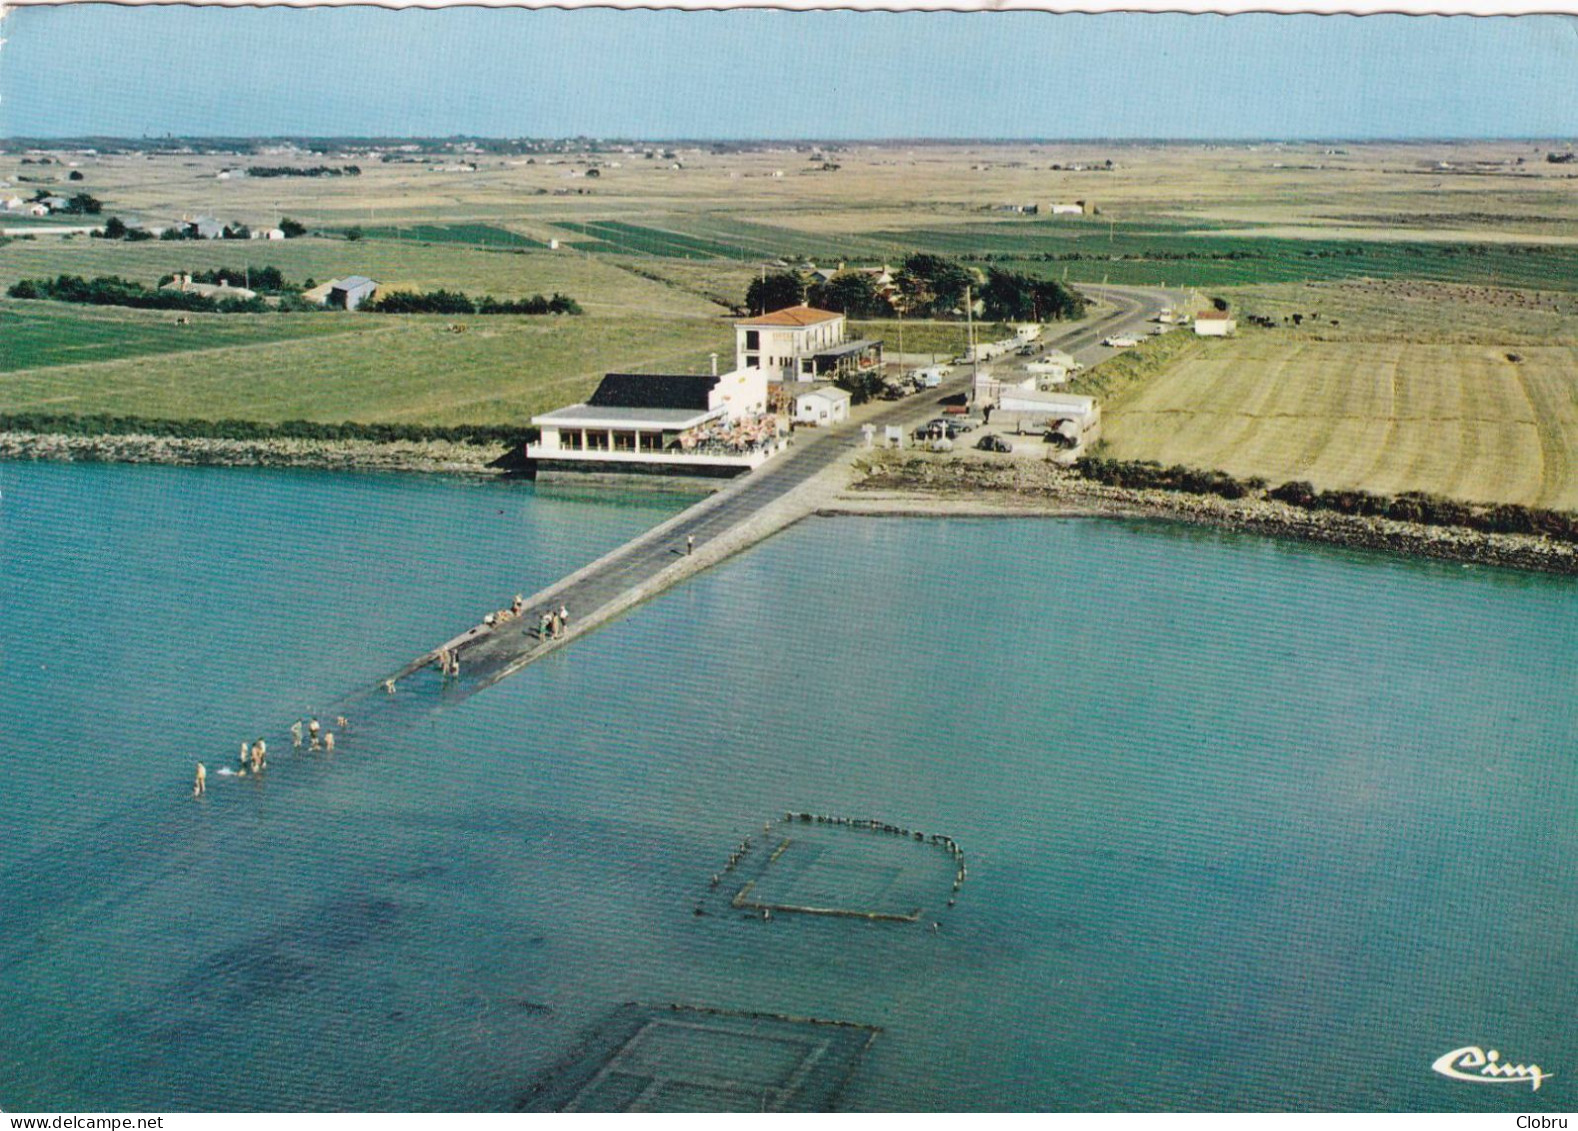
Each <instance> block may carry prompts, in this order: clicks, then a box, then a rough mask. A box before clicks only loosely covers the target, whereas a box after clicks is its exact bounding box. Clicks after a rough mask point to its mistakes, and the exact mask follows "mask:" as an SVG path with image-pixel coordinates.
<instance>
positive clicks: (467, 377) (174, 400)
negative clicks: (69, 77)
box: [0, 302, 732, 424]
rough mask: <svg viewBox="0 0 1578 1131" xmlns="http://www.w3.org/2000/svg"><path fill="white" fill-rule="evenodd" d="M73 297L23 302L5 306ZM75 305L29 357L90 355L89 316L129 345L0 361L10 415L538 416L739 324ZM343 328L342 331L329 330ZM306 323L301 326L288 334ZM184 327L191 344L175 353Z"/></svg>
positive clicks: (512, 420) (691, 361)
mask: <svg viewBox="0 0 1578 1131" xmlns="http://www.w3.org/2000/svg"><path fill="white" fill-rule="evenodd" d="M63 305H65V304H54V303H49V304H45V303H28V304H23V303H17V302H12V303H9V304H7V305H6V306H5V308H4V310H3V311H0V314H3V315H9V314H11V313H12V312H13V311H15V310H16V309H17V308H18V307H24V306H35V307H43V306H49V307H55V308H58V307H60V306H63ZM54 312H55V311H54V310H51V311H50V313H51V314H53V313H54ZM26 313H27V312H24V313H23V316H24V317H26ZM71 315H72V317H71V319H70V320H69V321H65V322H62V323H60V324H59V325H58V327H57V329H58V333H56V334H55V335H54V341H53V344H51V343H50V342H48V341H44V340H41V339H47V338H48V337H49V336H50V328H49V327H48V326H44V325H41V324H40V323H39V322H34V323H33V324H32V329H31V331H30V332H31V334H32V335H33V337H34V338H35V341H34V343H33V344H32V345H31V346H30V347H29V349H28V353H29V354H30V355H31V356H33V357H35V358H37V357H39V356H40V355H43V354H50V355H52V356H53V357H54V358H55V359H57V360H59V359H61V358H62V356H63V355H65V356H69V355H70V352H71V351H73V350H76V351H79V352H89V349H90V347H89V346H88V345H86V344H84V343H85V341H86V336H85V334H84V327H92V328H93V333H94V334H98V335H105V336H108V338H109V341H110V344H109V345H103V344H102V343H101V347H100V349H99V352H100V353H101V354H104V353H107V354H111V355H115V356H111V357H109V358H107V359H104V360H88V361H80V362H76V363H71V364H35V365H33V366H31V367H27V368H12V369H10V370H9V371H4V372H0V412H49V413H70V414H89V413H112V414H124V415H133V416H149V417H169V418H178V419H188V418H200V419H207V420H214V419H220V418H236V419H248V420H264V421H277V420H316V421H324V422H339V421H345V420H352V421H357V422H363V423H375V422H386V421H387V422H403V423H421V424H523V423H525V421H526V419H527V418H528V417H530V416H531V414H533V413H536V412H542V411H545V410H547V409H550V408H554V407H558V406H560V405H564V404H568V403H571V402H573V401H575V400H577V399H579V398H580V397H582V396H584V395H585V394H586V393H587V392H589V391H590V390H591V389H592V388H593V387H594V386H595V385H596V383H597V379H598V378H599V377H600V376H601V375H602V374H603V373H604V372H605V371H606V370H609V369H613V368H623V369H631V370H645V371H658V372H680V373H685V372H691V373H701V372H705V371H706V369H705V366H706V365H707V353H708V351H709V350H715V349H723V348H726V347H727V348H730V349H732V345H731V344H730V342H729V338H730V336H731V335H730V334H729V331H728V328H727V327H726V326H723V325H720V324H717V323H714V322H709V321H706V320H700V319H663V318H654V317H650V316H643V315H639V314H624V315H612V314H598V313H593V314H587V315H583V316H580V317H569V316H558V317H552V316H550V317H517V316H507V315H501V316H494V317H489V318H481V317H471V318H465V317H462V318H444V317H437V316H380V315H372V314H345V313H340V314H298V315H286V314H203V315H191V316H190V318H191V324H190V325H189V326H184V327H175V326H173V318H172V316H171V315H170V314H169V313H168V312H155V311H135V310H116V311H113V312H112V313H108V314H106V313H105V308H93V309H88V308H80V307H79V308H73V309H72V310H71ZM452 324H462V325H464V326H465V327H466V330H465V332H463V333H456V332H453V331H451V330H450V329H449V328H448V327H449V326H450V325H452ZM0 325H3V323H0ZM329 327H339V328H340V332H338V333H335V332H323V331H324V330H326V329H328V328H329ZM292 330H295V331H299V335H298V336H296V337H289V336H282V335H286V334H287V333H288V332H289V331H292ZM248 334H250V335H252V340H250V341H247V340H242V341H240V342H239V343H238V339H245V338H246V336H247V335H248ZM181 335H189V336H187V337H185V338H184V340H183V341H182V342H181V344H182V345H183V346H185V347H187V348H183V349H180V350H179V351H178V352H177V351H174V350H173V349H172V350H170V351H168V352H160V351H161V350H164V348H165V347H166V346H169V345H170V343H171V341H172V338H179V337H180V336H181ZM4 352H8V350H7V351H4Z"/></svg>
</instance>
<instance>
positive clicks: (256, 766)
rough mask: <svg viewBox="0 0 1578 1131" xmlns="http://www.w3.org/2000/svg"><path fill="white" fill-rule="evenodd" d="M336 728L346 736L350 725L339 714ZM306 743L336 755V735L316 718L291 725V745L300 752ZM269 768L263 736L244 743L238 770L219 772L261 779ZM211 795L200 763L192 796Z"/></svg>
mask: <svg viewBox="0 0 1578 1131" xmlns="http://www.w3.org/2000/svg"><path fill="white" fill-rule="evenodd" d="M334 725H335V726H337V727H339V728H340V732H341V733H342V734H343V733H344V731H345V728H346V727H347V726H348V725H349V723H348V721H347V720H346V718H345V716H344V715H336V716H335V719H334ZM303 740H306V741H307V742H308V744H309V748H310V749H312V750H322V751H323V752H324V753H326V754H333V753H334V732H333V731H332V730H329V731H326V730H324V729H323V724H322V723H320V722H318V720H317V718H316V717H314V718H312V719H311V720H309V721H308V722H307V723H306V724H305V725H303V723H302V720H300V719H297V720H296V721H295V722H294V723H292V724H291V726H290V744H291V746H292V747H293V748H294V749H296V750H300V749H301V747H302V742H303ZM266 769H268V743H267V742H265V741H263V738H262V737H261V736H259V737H258V739H257V741H256V742H243V743H242V744H241V755H240V758H239V759H238V763H237V766H236V768H235V769H234V770H229V769H223V768H222V769H220V771H219V772H220V773H221V774H226V775H233V776H235V777H240V778H245V777H258V776H260V775H261V774H262V773H263V771H264V770H266ZM207 792H208V767H207V766H205V765H204V764H203V763H201V762H199V763H197V776H196V778H194V779H193V781H192V796H193V797H201V796H203V794H205V793H207Z"/></svg>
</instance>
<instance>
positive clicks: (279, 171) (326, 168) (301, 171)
mask: <svg viewBox="0 0 1578 1131" xmlns="http://www.w3.org/2000/svg"><path fill="white" fill-rule="evenodd" d="M361 175H362V167H361V166H360V165H341V166H338V167H336V166H333V165H307V166H298V165H248V166H247V176H249V177H359V176H361Z"/></svg>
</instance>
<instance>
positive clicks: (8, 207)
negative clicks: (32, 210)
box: [0, 196, 27, 212]
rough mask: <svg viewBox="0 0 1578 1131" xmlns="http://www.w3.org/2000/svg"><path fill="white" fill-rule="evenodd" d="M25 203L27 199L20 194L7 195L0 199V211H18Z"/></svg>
mask: <svg viewBox="0 0 1578 1131" xmlns="http://www.w3.org/2000/svg"><path fill="white" fill-rule="evenodd" d="M26 205H27V201H25V200H23V199H22V198H21V197H20V196H8V197H6V198H5V199H4V200H0V212H20V211H22V209H23V208H24V207H26Z"/></svg>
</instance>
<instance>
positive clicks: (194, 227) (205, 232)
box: [184, 216, 225, 240]
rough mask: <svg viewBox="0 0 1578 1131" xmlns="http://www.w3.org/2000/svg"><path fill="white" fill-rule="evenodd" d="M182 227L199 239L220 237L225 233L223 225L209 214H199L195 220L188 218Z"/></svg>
mask: <svg viewBox="0 0 1578 1131" xmlns="http://www.w3.org/2000/svg"><path fill="white" fill-rule="evenodd" d="M184 227H185V228H186V230H187V233H188V234H189V235H192V236H194V237H196V238H197V239H200V240H217V239H222V238H223V237H224V234H225V226H224V225H223V224H221V223H220V222H219V221H218V220H215V219H214V218H213V217H211V216H199V217H197V219H195V220H188V221H186V223H185V225H184Z"/></svg>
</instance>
